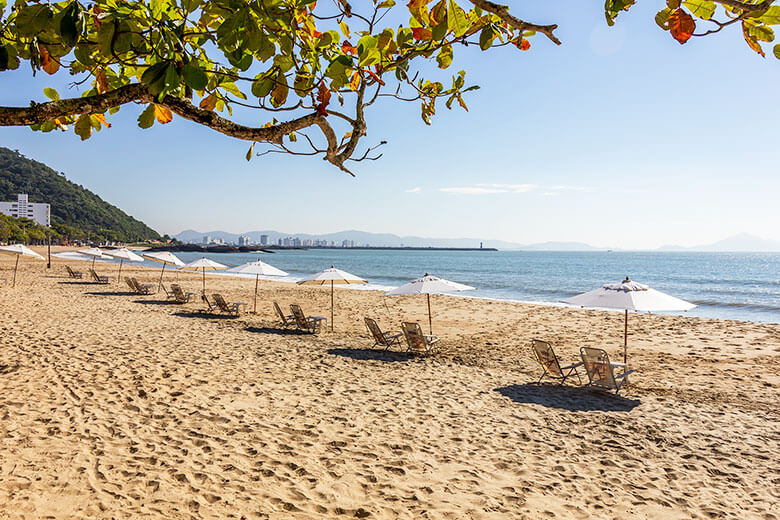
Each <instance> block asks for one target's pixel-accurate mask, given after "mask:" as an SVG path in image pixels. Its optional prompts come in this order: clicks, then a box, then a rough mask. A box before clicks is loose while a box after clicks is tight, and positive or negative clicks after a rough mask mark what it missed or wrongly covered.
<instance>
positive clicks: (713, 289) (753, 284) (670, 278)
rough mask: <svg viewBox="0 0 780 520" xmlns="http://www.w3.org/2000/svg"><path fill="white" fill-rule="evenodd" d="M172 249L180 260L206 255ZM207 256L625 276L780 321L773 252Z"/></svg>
mask: <svg viewBox="0 0 780 520" xmlns="http://www.w3.org/2000/svg"><path fill="white" fill-rule="evenodd" d="M175 254H176V255H177V256H178V257H179V258H181V259H182V260H183V261H184V262H190V261H192V260H196V259H198V258H200V257H202V256H204V254H203V253H185V252H182V253H175ZM205 256H206V257H208V258H211V259H212V260H215V261H217V262H220V263H222V264H225V265H228V266H231V267H232V266H236V265H239V264H243V263H245V262H250V261H254V260H258V259H261V260H262V261H263V262H266V263H269V264H271V265H273V266H274V267H278V268H279V269H282V270H284V271H287V272H288V273H289V274H290V276H289V277H286V278H282V279H280V280H281V281H289V282H293V281H296V280H299V279H301V278H302V277H304V276H306V275H308V274H312V273H315V272H317V271H321V270H323V269H326V268H328V267H330V266H331V265H333V266H335V267H337V268H339V269H342V270H344V271H347V272H349V273H352V274H355V275H357V276H360V277H362V278H364V279H366V280H368V281H369V282H370V284H369V285H368V286H366V287H362V286H355V288H366V289H390V288H392V287H397V286H399V285H402V284H404V283H406V282H408V281H410V280H412V279H414V278H418V277H420V276H422V275H424V274H425V273H429V274H432V275H436V276H440V277H443V278H446V279H448V280H452V281H455V282H460V283H464V284H467V285H472V286H474V287H476V288H477V290H476V291H468V292H463V293H457V294H459V295H462V296H468V297H476V298H494V299H501V300H514V301H524V302H535V303H545V304H550V303H552V304H556V303H559V302H560V301H561V300H562V299H564V298H567V297H569V296H573V295H575V294H579V293H581V292H585V291H589V290H591V289H596V288H598V287H601V286H602V285H604V284H606V283H616V282H620V281H622V280H623V279H624V278H625V277H626V276H628V277H630V278H631V279H632V280H634V281H637V282H640V283H644V284H647V285H649V286H651V287H653V288H654V289H658V290H659V291H662V292H665V293H668V294H671V295H673V296H676V297H678V298H682V299H684V300H687V301H689V302H691V303H695V304H696V305H698V307H696V308H695V309H693V310H691V311H688V313H687V314H688V315H691V316H702V317H709V318H722V319H734V320H749V321H760V322H770V323H780V254H779V253H682V252H679V253H678V252H622V251H615V252H606V251H598V252H552V251H437V250H430V251H427V250H423V251H416V250H389V251H388V250H359V249H308V250H306V249H289V250H277V251H275V252H274V253H206V254H205ZM144 264H145V265H146V264H151V262H144ZM151 265H156V264H151ZM217 273H219V271H218V272H217ZM268 279H273V278H271V277H268ZM670 314H675V313H670Z"/></svg>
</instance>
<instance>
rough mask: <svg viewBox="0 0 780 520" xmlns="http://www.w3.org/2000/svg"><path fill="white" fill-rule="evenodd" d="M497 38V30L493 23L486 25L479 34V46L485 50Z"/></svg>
mask: <svg viewBox="0 0 780 520" xmlns="http://www.w3.org/2000/svg"><path fill="white" fill-rule="evenodd" d="M495 39H496V32H495V30H494V29H493V26H492V25H486V26H485V27H484V28H483V29H482V32H481V33H480V34H479V48H480V49H482V50H483V51H486V50H488V49H489V48H490V47H491V46H492V45H493V40H495Z"/></svg>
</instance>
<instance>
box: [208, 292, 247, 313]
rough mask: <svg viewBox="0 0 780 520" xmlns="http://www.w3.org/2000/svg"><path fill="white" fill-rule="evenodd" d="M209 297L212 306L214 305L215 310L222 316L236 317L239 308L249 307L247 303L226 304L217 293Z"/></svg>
mask: <svg viewBox="0 0 780 520" xmlns="http://www.w3.org/2000/svg"><path fill="white" fill-rule="evenodd" d="M211 297H212V299H213V300H214V304H215V305H216V308H217V310H218V311H219V312H221V313H222V314H229V315H231V316H238V315H239V314H241V306H242V305H249V304H248V303H243V302H236V303H228V302H226V301H225V298H223V297H222V295H221V294H217V293H214V294H212V295H211ZM207 301H208V300H207Z"/></svg>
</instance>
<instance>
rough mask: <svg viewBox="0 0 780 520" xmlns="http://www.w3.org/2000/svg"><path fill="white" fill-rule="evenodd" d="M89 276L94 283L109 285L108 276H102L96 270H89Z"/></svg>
mask: <svg viewBox="0 0 780 520" xmlns="http://www.w3.org/2000/svg"><path fill="white" fill-rule="evenodd" d="M89 276H90V277H91V278H92V281H93V282H94V283H101V284H104V285H105V284H107V283H108V276H101V275H99V274H97V273H96V272H95V270H94V269H90V270H89Z"/></svg>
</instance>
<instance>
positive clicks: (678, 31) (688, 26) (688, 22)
mask: <svg viewBox="0 0 780 520" xmlns="http://www.w3.org/2000/svg"><path fill="white" fill-rule="evenodd" d="M668 23H669V30H670V31H671V33H672V37H673V38H674V39H675V40H677V41H678V42H680V44H683V43H685V42H687V41H688V39H689V38H690V37H691V36H692V35H693V31H695V30H696V22H694V21H693V17H692V16H691V15H689V14H688V13H686V12H685V11H684V10H683V9H682V8H679V7H678V8H677V9H676V10H675V11H674V12H673V13H672V14H670V15H669V20H668Z"/></svg>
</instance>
